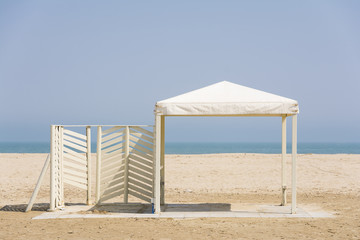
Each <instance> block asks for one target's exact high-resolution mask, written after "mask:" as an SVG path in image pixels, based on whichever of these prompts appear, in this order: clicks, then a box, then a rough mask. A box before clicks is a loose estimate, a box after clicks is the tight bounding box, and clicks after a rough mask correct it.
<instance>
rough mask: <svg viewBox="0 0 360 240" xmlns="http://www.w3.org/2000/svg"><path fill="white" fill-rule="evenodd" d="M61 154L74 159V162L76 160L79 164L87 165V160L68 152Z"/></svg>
mask: <svg viewBox="0 0 360 240" xmlns="http://www.w3.org/2000/svg"><path fill="white" fill-rule="evenodd" d="M63 156H64V158H67V159H71V160H73V161H75V162H77V163H79V164H81V165H84V166H86V165H87V162H86V161H84V160H83V159H80V158H77V157H74V156H73V155H70V154H68V153H63Z"/></svg>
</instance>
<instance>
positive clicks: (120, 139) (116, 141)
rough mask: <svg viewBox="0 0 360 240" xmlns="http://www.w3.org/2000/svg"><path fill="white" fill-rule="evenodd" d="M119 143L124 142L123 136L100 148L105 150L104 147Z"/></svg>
mask: <svg viewBox="0 0 360 240" xmlns="http://www.w3.org/2000/svg"><path fill="white" fill-rule="evenodd" d="M121 141H124V136H122V137H119V138H115V139H113V140H110V141H108V142H106V143H102V144H101V148H102V149H104V148H106V147H108V146H111V145H113V144H115V143H119V142H121Z"/></svg>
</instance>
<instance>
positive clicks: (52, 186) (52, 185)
mask: <svg viewBox="0 0 360 240" xmlns="http://www.w3.org/2000/svg"><path fill="white" fill-rule="evenodd" d="M49 210H50V211H54V210H55V126H54V125H51V126H50V209H49Z"/></svg>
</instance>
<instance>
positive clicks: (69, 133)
mask: <svg viewBox="0 0 360 240" xmlns="http://www.w3.org/2000/svg"><path fill="white" fill-rule="evenodd" d="M63 133H64V134H67V135H71V136H73V137H76V138H80V139H83V140H86V136H85V135H83V134H80V133H77V132H74V131H71V130H68V129H64V131H63Z"/></svg>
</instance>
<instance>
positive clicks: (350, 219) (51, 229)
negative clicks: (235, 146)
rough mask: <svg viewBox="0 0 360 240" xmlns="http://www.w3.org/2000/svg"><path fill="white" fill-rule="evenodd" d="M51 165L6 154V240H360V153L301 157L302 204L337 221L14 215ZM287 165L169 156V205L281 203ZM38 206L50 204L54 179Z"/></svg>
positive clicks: (263, 157) (1, 228)
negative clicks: (282, 177)
mask: <svg viewBox="0 0 360 240" xmlns="http://www.w3.org/2000/svg"><path fill="white" fill-rule="evenodd" d="M45 159H46V154H0V209H2V211H0V239H360V210H359V209H360V184H359V183H360V155H352V154H336V155H315V154H313V155H312V154H306V155H301V154H300V155H299V156H298V203H299V206H300V207H301V205H302V204H303V205H307V206H309V205H314V206H316V207H321V208H322V209H323V210H325V211H328V212H331V213H333V214H334V215H335V218H323V219H320V218H318V219H315V218H314V219H309V218H306V219H296V218H292V219H284V218H278V219H274V218H270V219H269V218H236V219H235V218H230V219H229V218H226V219H225V218H224V219H223V218H212V219H205V218H200V219H184V220H174V219H138V220H137V219H62V220H60V219H55V220H31V218H32V217H34V216H37V215H39V214H41V213H42V212H41V211H32V212H29V213H23V212H17V211H15V210H17V209H21V208H19V206H18V205H20V207H23V206H25V205H24V204H26V203H27V202H28V200H29V198H30V196H31V193H32V191H33V189H34V186H35V183H36V181H37V178H38V176H39V174H40V171H41V168H42V165H43V163H44V161H45ZM93 159H94V160H95V156H94V157H93ZM290 160H291V157H290V156H288V159H287V162H288V164H287V167H288V174H287V182H288V186H290V185H291V184H290V167H291V164H290ZM280 162H281V158H280V155H275V154H211V155H167V156H166V185H165V186H166V195H165V196H166V201H167V202H169V203H190V202H192V203H259V204H278V203H280V200H281V197H280ZM93 166H95V163H94V165H93ZM93 170H94V168H93ZM47 174H48V173H47ZM290 191H291V189H289V193H290ZM65 199H66V201H67V202H73V203H76V202H82V203H83V202H84V201H85V193H84V191H81V190H77V189H75V188H71V187H67V186H66V190H65ZM290 199H291V197H290V195H289V196H288V200H289V201H290ZM36 202H37V203H44V204H45V203H48V202H49V176H48V175H47V177H46V179H45V182H44V184H43V186H42V188H41V190H40V192H39V196H38V198H37V201H36Z"/></svg>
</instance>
